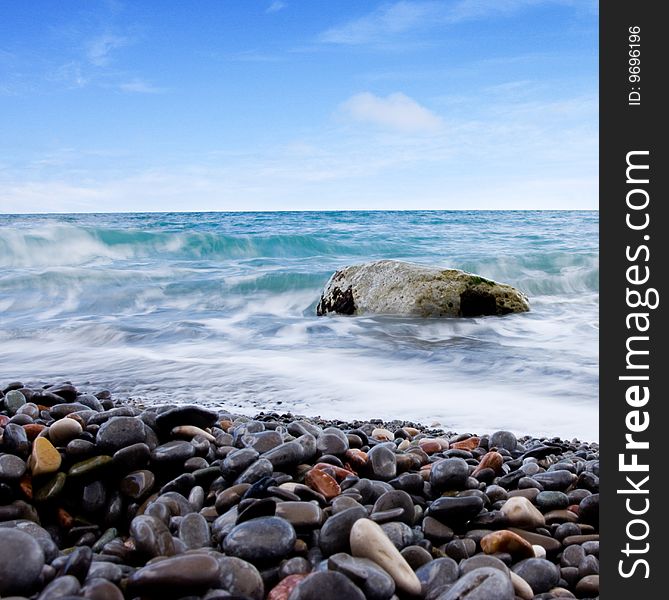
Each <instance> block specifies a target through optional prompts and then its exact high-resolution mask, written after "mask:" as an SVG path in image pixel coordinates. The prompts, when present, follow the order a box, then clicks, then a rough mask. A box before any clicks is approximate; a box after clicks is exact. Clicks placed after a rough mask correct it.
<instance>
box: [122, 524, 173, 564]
mask: <svg viewBox="0 0 669 600" xmlns="http://www.w3.org/2000/svg"><path fill="white" fill-rule="evenodd" d="M130 535H132V537H133V538H135V544H136V546H137V550H139V551H140V552H141V553H143V554H145V555H147V556H150V557H154V556H172V555H173V554H174V553H175V548H174V540H173V539H172V535H171V534H170V530H169V529H168V528H167V526H166V525H165V523H163V522H162V521H160V520H159V519H157V518H155V517H151V516H148V515H141V516H138V517H135V518H134V519H133V520H132V522H131V523H130Z"/></svg>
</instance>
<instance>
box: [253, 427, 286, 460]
mask: <svg viewBox="0 0 669 600" xmlns="http://www.w3.org/2000/svg"><path fill="white" fill-rule="evenodd" d="M282 443H283V436H282V435H281V434H280V433H279V432H278V431H260V432H258V433H254V434H253V443H252V447H253V449H254V450H255V451H256V452H259V453H260V454H262V453H263V452H267V451H268V450H271V449H272V448H276V447H277V446H280V445H281V444H282Z"/></svg>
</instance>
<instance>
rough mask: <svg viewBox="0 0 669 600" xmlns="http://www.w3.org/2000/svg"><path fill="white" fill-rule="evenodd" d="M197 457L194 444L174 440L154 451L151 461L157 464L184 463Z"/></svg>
mask: <svg viewBox="0 0 669 600" xmlns="http://www.w3.org/2000/svg"><path fill="white" fill-rule="evenodd" d="M192 456H195V448H193V444H191V443H190V442H187V441H185V440H173V441H171V442H167V443H166V444H162V445H160V446H158V447H156V448H154V449H153V451H152V452H151V460H152V461H154V462H155V463H157V464H163V463H171V464H174V463H184V462H186V461H187V460H188V459H189V458H191V457H192Z"/></svg>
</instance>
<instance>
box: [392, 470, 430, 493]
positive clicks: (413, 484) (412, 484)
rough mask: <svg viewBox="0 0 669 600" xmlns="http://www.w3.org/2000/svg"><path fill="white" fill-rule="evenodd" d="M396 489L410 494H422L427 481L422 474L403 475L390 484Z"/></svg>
mask: <svg viewBox="0 0 669 600" xmlns="http://www.w3.org/2000/svg"><path fill="white" fill-rule="evenodd" d="M388 483H389V484H390V485H392V486H393V487H394V488H395V489H398V490H402V491H404V492H407V493H408V494H422V493H423V487H424V485H425V481H424V480H423V478H422V476H421V475H420V473H402V474H401V475H400V476H399V477H396V478H395V479H391V480H390V481H389V482H388Z"/></svg>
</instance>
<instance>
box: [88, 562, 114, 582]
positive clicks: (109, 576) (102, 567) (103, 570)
mask: <svg viewBox="0 0 669 600" xmlns="http://www.w3.org/2000/svg"><path fill="white" fill-rule="evenodd" d="M88 578H89V579H106V580H107V581H111V582H112V583H119V582H120V581H121V579H122V578H123V570H122V569H121V567H120V566H119V565H115V564H113V563H110V562H107V561H96V562H92V563H91V566H90V567H89V569H88Z"/></svg>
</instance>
